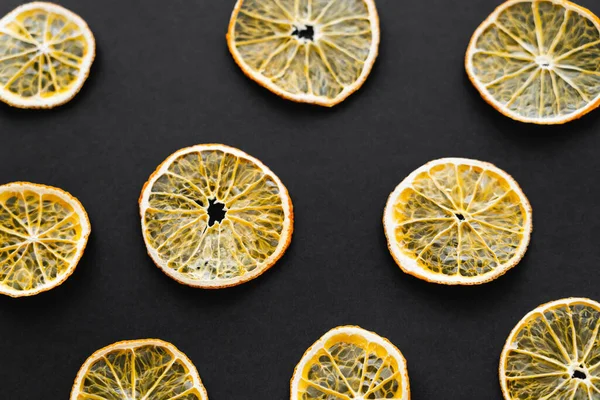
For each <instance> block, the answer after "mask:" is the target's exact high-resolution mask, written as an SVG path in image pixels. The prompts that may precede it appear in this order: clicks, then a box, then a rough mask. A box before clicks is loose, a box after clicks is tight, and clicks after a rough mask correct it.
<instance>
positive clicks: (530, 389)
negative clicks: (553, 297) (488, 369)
mask: <svg viewBox="0 0 600 400" xmlns="http://www.w3.org/2000/svg"><path fill="white" fill-rule="evenodd" d="M599 328H600V304H598V303H597V302H595V301H592V300H589V299H581V298H570V299H562V300H557V301H553V302H551V303H548V304H544V305H541V306H539V307H538V308H536V309H535V310H533V311H532V312H530V313H529V314H527V315H526V316H525V318H523V319H522V320H521V321H520V322H519V323H518V324H517V326H516V327H515V328H514V329H513V331H512V332H511V334H510V336H509V337H508V339H507V341H506V344H505V345H504V350H503V351H502V357H501V359H500V384H501V386H502V393H503V394H504V398H505V399H507V400H517V399H518V400H550V399H552V400H597V399H600V337H599V336H598V329H599Z"/></svg>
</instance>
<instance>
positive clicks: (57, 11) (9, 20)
mask: <svg viewBox="0 0 600 400" xmlns="http://www.w3.org/2000/svg"><path fill="white" fill-rule="evenodd" d="M95 55H96V43H95V41H94V35H93V34H92V32H91V31H90V29H89V28H88V26H87V24H86V23H85V21H84V20H83V19H81V17H79V16H78V15H75V14H74V13H72V12H71V11H69V10H67V9H65V8H63V7H60V6H58V5H56V4H52V3H43V2H34V3H29V4H25V5H22V6H20V7H18V8H17V9H15V10H14V11H12V12H11V13H9V14H8V15H6V16H5V17H4V18H2V20H0V100H2V101H4V102H5V103H8V104H10V105H11V106H14V107H20V108H53V107H56V106H59V105H61V104H64V103H66V102H68V101H70V100H71V99H72V98H73V97H74V96H75V95H76V94H77V92H79V90H80V89H81V87H82V86H83V84H84V82H85V80H86V79H87V77H88V74H89V72H90V68H91V66H92V62H93V61H94V57H95Z"/></svg>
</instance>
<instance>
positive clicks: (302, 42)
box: [227, 0, 379, 106]
mask: <svg viewBox="0 0 600 400" xmlns="http://www.w3.org/2000/svg"><path fill="white" fill-rule="evenodd" d="M227 43H228V45H229V49H230V51H231V53H232V54H233V57H234V59H235V61H236V62H237V63H238V65H239V66H240V67H241V68H242V70H243V71H244V73H246V75H248V76H249V77H250V78H251V79H253V80H254V81H256V82H258V83H260V84H261V85H263V86H265V87H266V88H268V89H269V90H271V91H273V92H274V93H276V94H278V95H280V96H282V97H285V98H288V99H290V100H294V101H299V102H307V103H314V104H319V105H324V106H333V105H335V104H338V103H339V102H341V101H343V100H344V99H345V98H346V97H348V96H349V95H350V94H352V93H353V92H354V91H356V90H358V89H359V88H360V86H362V84H363V82H364V81H365V79H366V78H367V76H368V75H369V73H370V71H371V68H372V66H373V63H374V62H375V58H376V57H377V51H378V47H379V20H378V17H377V10H376V8H375V4H374V2H373V0H343V1H341V0H298V1H293V0H292V1H280V0H238V3H237V5H236V7H235V9H234V11H233V15H232V17H231V22H230V25H229V32H228V34H227Z"/></svg>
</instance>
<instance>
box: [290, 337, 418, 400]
mask: <svg viewBox="0 0 600 400" xmlns="http://www.w3.org/2000/svg"><path fill="white" fill-rule="evenodd" d="M290 399H291V400H367V399H395V400H409V399H410V385H409V380H408V371H407V369H406V360H405V359H404V356H403V355H402V353H401V352H400V350H398V349H397V348H396V346H394V345H393V344H392V343H391V342H390V341H389V340H387V339H385V338H382V337H381V336H379V335H377V334H376V333H373V332H369V331H366V330H364V329H362V328H359V327H357V326H340V327H337V328H335V329H332V330H330V331H329V332H327V333H326V334H325V335H324V336H323V337H322V338H320V339H319V340H318V341H317V342H316V343H315V344H313V345H312V346H311V347H310V348H309V349H308V350H307V351H306V353H304V356H303V357H302V360H300V362H299V363H298V365H297V366H296V369H295V370H294V376H293V377H292V381H291V397H290Z"/></svg>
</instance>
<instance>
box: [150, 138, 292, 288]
mask: <svg viewBox="0 0 600 400" xmlns="http://www.w3.org/2000/svg"><path fill="white" fill-rule="evenodd" d="M140 210H141V216H142V231H143V235H144V240H145V242H146V247H147V248H148V253H149V254H150V256H151V257H152V259H153V260H154V262H155V263H156V265H158V266H159V267H160V268H161V269H162V270H163V271H164V272H165V273H166V274H167V275H169V276H170V277H172V278H173V279H175V280H177V281H179V282H181V283H184V284H187V285H190V286H195V287H202V288H223V287H228V286H235V285H239V284H241V283H244V282H247V281H249V280H251V279H254V278H256V277H257V276H259V275H261V274H262V273H263V272H265V271H266V270H267V269H269V268H270V267H271V266H272V265H273V264H275V262H276V261H277V260H278V259H279V258H280V257H281V256H282V255H283V253H284V252H285V251H286V249H287V247H288V245H289V243H290V240H291V237H292V231H293V211H292V201H291V199H290V196H289V195H288V192H287V189H286V188H285V186H283V183H281V181H280V180H279V178H278V177H277V176H276V175H275V174H274V173H273V172H271V170H269V168H267V167H266V166H265V165H264V164H263V163H261V162H260V161H259V160H257V159H256V158H253V157H251V156H249V155H248V154H246V153H244V152H242V151H240V150H238V149H234V148H232V147H228V146H225V145H221V144H205V145H198V146H194V147H188V148H185V149H182V150H179V151H177V152H175V153H174V154H172V155H171V156H170V157H169V158H167V159H166V160H165V161H164V162H163V163H162V164H161V165H160V166H159V167H158V169H157V170H156V171H155V172H154V173H153V174H152V176H150V179H149V180H148V182H146V184H145V185H144V189H143V190H142V195H141V197H140Z"/></svg>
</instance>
